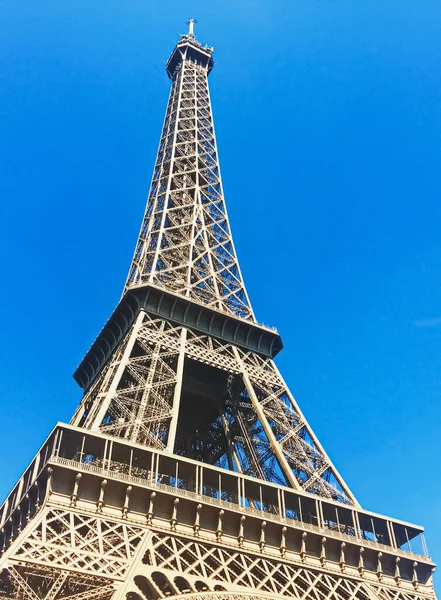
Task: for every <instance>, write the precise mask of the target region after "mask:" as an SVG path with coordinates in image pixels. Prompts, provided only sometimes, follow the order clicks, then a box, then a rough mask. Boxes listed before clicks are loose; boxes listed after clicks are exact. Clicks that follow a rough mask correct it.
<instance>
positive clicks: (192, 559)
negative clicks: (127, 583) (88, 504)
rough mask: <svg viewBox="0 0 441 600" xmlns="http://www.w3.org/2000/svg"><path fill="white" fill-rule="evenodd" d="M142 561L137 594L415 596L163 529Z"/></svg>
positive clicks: (322, 598)
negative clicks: (189, 537) (246, 592)
mask: <svg viewBox="0 0 441 600" xmlns="http://www.w3.org/2000/svg"><path fill="white" fill-rule="evenodd" d="M142 562H143V566H140V568H139V570H138V572H137V576H135V577H134V580H133V583H132V585H131V589H132V590H134V591H135V590H136V591H137V592H141V593H142V594H143V595H142V598H143V599H144V598H147V599H148V598H149V595H148V594H149V593H150V594H151V591H153V592H156V595H157V596H159V597H161V598H163V597H165V596H174V595H177V596H179V595H182V593H184V594H185V593H187V594H190V597H193V596H195V597H198V596H197V595H196V594H195V592H197V591H200V590H201V586H205V590H206V592H207V596H208V597H211V594H210V592H212V591H216V590H222V591H227V592H229V593H228V597H230V594H231V593H233V595H235V593H240V589H241V588H244V589H247V590H249V593H250V594H252V593H253V592H255V593H256V594H259V595H260V596H261V597H262V596H265V594H269V595H272V596H274V595H275V596H281V597H289V598H296V599H297V600H308V599H310V598H314V599H315V600H415V598H420V597H421V595H416V594H413V593H412V592H410V591H407V590H401V589H396V588H395V589H393V588H390V587H387V586H385V585H381V584H378V585H377V584H373V583H370V582H367V581H366V582H365V581H362V580H360V579H358V580H357V579H354V578H351V577H348V576H344V575H342V574H339V573H329V572H323V571H319V570H315V569H313V568H309V567H307V566H302V565H296V564H292V563H289V562H288V561H275V560H272V559H270V558H266V557H262V556H258V555H253V554H248V553H246V552H244V551H241V550H233V549H230V548H223V547H220V546H216V545H214V544H209V543H202V542H200V541H197V540H185V539H182V538H179V537H175V536H171V535H166V534H156V535H153V536H152V539H151V544H150V548H149V549H148V550H147V552H146V554H145V556H144V558H143V561H142ZM183 578H184V579H183ZM183 581H185V584H183ZM183 588H185V589H184V590H183ZM225 596H226V595H225ZM225 596H224V597H225ZM199 597H201V596H199ZM213 597H214V594H213Z"/></svg>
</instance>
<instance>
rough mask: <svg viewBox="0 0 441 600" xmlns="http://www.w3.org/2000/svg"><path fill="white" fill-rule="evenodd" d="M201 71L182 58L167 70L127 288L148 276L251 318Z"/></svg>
mask: <svg viewBox="0 0 441 600" xmlns="http://www.w3.org/2000/svg"><path fill="white" fill-rule="evenodd" d="M207 75H208V73H207V69H206V68H204V67H203V66H201V65H198V64H195V63H194V62H192V61H191V60H188V59H185V60H182V62H180V64H179V65H178V68H177V70H176V71H175V73H174V75H173V83H172V87H171V91H170V98H169V102H168V106H167V112H166V116H165V122H164V126H163V130H162V135H161V141H160V144H159V150H158V155H157V159H156V164H155V169H154V172H153V180H152V185H151V188H150V193H149V197H148V202H147V208H146V212H145V216H144V220H143V223H142V226H141V231H140V234H139V238H138V243H137V246H136V250H135V254H134V257H133V262H132V266H131V268H130V271H129V276H128V279H127V283H126V288H125V289H127V288H129V287H130V286H132V285H139V284H141V283H147V282H150V283H153V284H155V285H158V286H162V287H166V288H167V289H169V290H173V291H175V292H177V293H179V294H182V295H184V296H186V297H188V298H191V299H192V300H195V301H197V302H201V303H203V304H207V305H208V306H211V307H213V308H217V309H220V310H222V311H225V312H228V313H230V314H233V315H235V316H238V317H242V318H245V319H248V320H253V313H252V310H251V306H250V303H249V300H248V297H247V294H246V291H245V287H244V284H243V281H242V276H241V273H240V269H239V264H238V262H237V258H236V253H235V250H234V246H233V241H232V238H231V232H230V226H229V223H228V217H227V212H226V208H225V203H224V198H223V191H222V182H221V176H220V172H219V163H218V155H217V148H216V139H215V134H214V127H213V116H212V112H211V104H210V95H209V90H208V79H207Z"/></svg>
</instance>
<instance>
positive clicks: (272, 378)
mask: <svg viewBox="0 0 441 600" xmlns="http://www.w3.org/2000/svg"><path fill="white" fill-rule="evenodd" d="M193 24H194V22H193V21H190V29H189V32H188V34H186V35H183V36H181V40H180V41H179V42H178V44H177V45H176V47H175V49H174V50H173V52H172V54H171V56H170V58H169V60H168V63H167V73H168V75H169V77H170V79H171V81H172V85H171V91H170V97H169V101H168V105H167V111H166V116H165V121H164V125H163V129H162V134H161V139H160V144H159V149H158V155H157V159H156V163H155V168H154V172H153V178H152V184H151V188H150V192H149V197H148V201H147V207H146V211H145V215H144V219H143V222H142V226H141V231H140V234H139V238H138V241H137V244H136V249H135V253H134V257H133V261H132V264H131V267H130V270H129V275H128V278H127V281H126V285H125V288H124V292H123V296H122V298H121V300H120V302H119V304H118V306H117V308H116V309H115V311H114V313H113V314H112V316H111V317H110V319H109V321H108V322H107V324H106V325H105V327H104V328H103V330H102V331H101V333H100V334H99V336H98V338H97V339H96V340H95V342H94V344H93V345H92V347H91V348H90V350H89V351H88V353H87V354H86V356H85V358H84V359H83V361H82V363H81V364H80V366H79V367H78V369H77V371H76V373H75V378H76V380H77V382H78V383H79V384H80V385H81V386H82V387H83V388H84V397H83V400H82V401H81V403H80V405H79V407H78V409H77V411H76V413H75V415H74V417H73V419H72V421H71V424H70V425H63V424H58V425H57V426H56V427H55V429H54V430H53V432H52V433H51V434H50V436H49V437H48V439H47V440H46V441H45V443H44V444H43V446H42V448H41V449H40V450H39V452H38V453H37V455H36V456H35V458H34V460H33V461H32V463H31V464H30V466H29V467H28V468H27V470H26V471H25V473H24V474H23V476H22V477H21V479H20V481H19V482H18V484H17V486H16V487H15V488H14V490H13V491H12V492H11V494H10V495H9V496H8V498H7V499H6V501H5V503H4V504H3V506H2V508H1V513H0V526H1V534H0V540H1V547H2V555H1V558H0V598H10V599H16V600H18V599H25V598H26V599H29V600H41V599H43V598H44V599H46V600H62V599H65V600H67V599H71V600H92V599H96V600H111V599H112V600H120V599H123V598H124V599H126V600H159V599H162V598H165V597H176V598H182V597H183V596H188V598H189V600H190V599H192V600H193V599H194V600H199V599H202V598H204V599H205V598H206V599H209V598H213V600H224V599H230V600H231V599H233V600H245V599H248V600H253V599H257V598H259V599H265V598H268V599H269V598H284V597H290V598H292V597H294V598H297V599H298V600H306V599H309V598H314V599H316V600H355V599H359V600H417V599H420V598H428V599H430V600H432V599H434V598H435V595H434V591H433V585H432V578H431V573H432V570H433V568H434V565H433V563H432V561H431V559H430V557H429V556H428V554H427V550H426V548H425V543H424V538H423V536H422V532H423V530H422V528H421V527H418V526H416V525H411V524H409V523H405V522H402V521H397V520H393V519H389V518H387V517H382V516H381V515H377V514H375V513H370V512H368V511H364V510H363V509H362V508H361V507H360V506H359V504H358V502H357V501H356V499H355V497H354V496H353V494H352V493H351V491H350V490H349V488H348V486H347V485H346V483H345V482H344V481H343V479H342V478H341V476H340V475H339V473H338V471H337V470H336V468H335V466H334V465H333V464H332V462H331V460H330V459H329V457H328V456H327V454H326V453H325V451H324V449H323V447H322V446H321V445H320V443H319V441H318V440H317V438H316V436H315V435H314V433H313V431H312V429H311V427H310V426H309V424H308V423H307V421H306V419H305V418H304V416H303V414H302V412H301V410H300V408H299V406H298V405H297V403H296V401H295V400H294V398H293V396H292V395H291V393H290V391H289V390H288V388H287V386H286V384H285V383H284V381H283V379H282V377H281V375H280V373H279V371H278V370H277V368H276V366H275V364H274V361H273V359H274V357H275V355H276V354H277V353H278V352H279V351H280V350H281V348H282V343H281V340H280V336H279V334H278V333H277V332H276V331H275V330H273V329H270V328H268V327H265V326H262V325H259V323H258V322H257V321H256V319H255V317H254V314H253V311H252V308H251V304H250V301H249V298H248V295H247V292H246V289H245V286H244V283H243V279H242V275H241V271H240V268H239V264H238V261H237V257H236V252H235V249H234V244H233V240H232V237H231V229H230V225H229V222H228V216H227V212H226V207H225V202H224V196H223V190H222V181H221V176H220V169H219V160H218V152H217V147H216V138H215V133H214V125H213V116H212V110H211V103H210V95H209V89H208V75H209V73H210V71H211V70H212V68H213V58H212V49H211V48H208V47H207V46H202V45H201V44H199V43H198V42H197V41H196V40H195V38H194V33H193ZM420 540H421V542H422V547H421V549H419V550H416V549H415V543H416V542H417V541H420ZM411 542H412V544H413V548H412V546H411Z"/></svg>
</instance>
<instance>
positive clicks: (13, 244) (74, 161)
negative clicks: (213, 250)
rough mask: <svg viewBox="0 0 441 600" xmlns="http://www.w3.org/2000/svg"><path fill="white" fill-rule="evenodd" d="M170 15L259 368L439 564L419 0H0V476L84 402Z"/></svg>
mask: <svg viewBox="0 0 441 600" xmlns="http://www.w3.org/2000/svg"><path fill="white" fill-rule="evenodd" d="M189 16H195V17H196V18H197V19H198V20H199V23H198V25H197V29H196V33H197V37H198V39H199V40H200V41H202V42H207V43H208V44H210V45H213V46H214V47H215V62H216V64H215V68H214V71H213V73H212V75H211V76H210V82H211V93H212V101H213V107H214V116H215V124H216V131H217V136H218V145H219V152H220V159H221V167H222V173H223V179H224V188H225V194H226V200H227V205H228V210H229V214H230V219H231V225H232V230H233V234H234V238H235V243H236V247H237V251H238V254H239V259H240V263H241V267H242V271H243V274H244V278H245V282H246V285H247V288H248V292H249V294H250V297H251V301H252V303H253V306H254V309H255V312H256V314H257V316H258V319H259V320H260V321H263V322H265V323H268V324H271V325H276V326H277V327H278V329H279V331H280V332H281V334H282V337H283V341H284V344H285V349H284V351H283V352H282V353H281V355H280V356H279V358H278V359H277V363H278V366H279V367H280V369H281V371H282V373H283V375H284V376H285V378H286V380H287V382H288V384H289V386H290V388H291V390H292V391H293V393H294V395H295V396H296V398H297V400H298V402H299V404H300V405H301V407H302V409H303V411H304V412H305V414H306V416H307V418H308V420H309V421H310V423H311V424H312V426H313V428H314V430H315V431H316V433H317V435H318V436H319V439H320V440H321V442H322V443H323V445H324V446H325V448H326V450H327V452H328V453H329V454H330V456H331V458H332V459H333V460H334V462H335V464H336V466H337V468H338V469H339V471H340V472H341V473H342V475H343V477H344V478H345V479H346V481H347V483H348V484H349V486H350V487H351V489H352V491H353V492H354V493H355V495H356V496H357V498H358V499H359V501H360V503H361V504H362V506H364V507H366V508H368V509H372V510H375V511H377V512H384V513H386V514H390V515H392V516H395V517H397V518H402V519H405V520H408V521H411V522H416V523H418V524H422V525H424V526H426V528H427V540H428V545H429V550H430V551H431V555H432V557H433V558H434V559H435V560H441V541H440V540H441V521H440V509H441V502H440V497H441V478H440V468H439V464H438V463H439V457H440V456H441V435H440V432H441V402H440V399H441V351H440V342H441V236H440V220H441V208H440V206H441V205H440V202H439V199H440V192H441V180H440V174H439V171H440V159H441V143H440V137H439V136H440V125H441V109H440V95H441V60H440V56H441V37H440V35H439V31H440V27H441V4H440V3H439V0H387V1H386V0H370V1H369V2H354V0H289V1H282V0H272V1H271V2H270V1H266V2H262V1H257V0H240V1H234V2H233V1H230V0H222V1H214V0H210V1H206V2H202V1H199V0H197V1H196V0H195V1H183V0H181V1H179V2H178V1H175V0H169V1H168V2H156V1H153V0H124V1H122V0H94V2H90V0H63V1H62V2H60V1H59V0H45V1H44V2H35V0H4V1H3V2H1V3H0V28H1V31H2V33H1V36H0V197H1V203H0V269H1V281H2V294H1V295H0V311H1V314H2V315H3V320H2V326H1V328H0V402H1V406H2V427H1V442H2V443H1V460H2V478H1V481H0V496H2V497H4V496H5V495H6V494H7V492H8V491H9V489H10V488H11V487H12V485H13V484H14V483H15V481H16V479H17V478H18V477H19V475H20V473H21V472H22V470H23V469H24V467H25V465H26V464H27V463H28V461H29V460H30V459H31V457H32V455H33V454H34V453H35V451H36V450H37V448H38V446H39V445H40V443H41V442H42V441H43V438H44V437H45V436H46V435H47V434H48V432H49V431H50V429H51V428H52V427H53V425H54V424H55V422H56V421H59V420H61V421H68V420H69V419H70V417H71V414H72V413H73V411H74V409H75V406H76V405H77V403H78V401H79V400H80V397H81V393H80V389H79V388H77V387H76V384H75V383H74V381H73V379H72V377H71V375H72V373H73V371H74V369H75V367H76V366H77V364H78V363H79V361H80V360H81V358H82V356H83V354H84V353H85V351H86V350H87V349H88V347H89V345H90V344H91V343H92V341H93V339H94V338H95V336H96V335H97V333H98V332H99V330H100V328H101V327H102V325H103V324H104V322H105V320H106V319H107V317H108V316H109V314H110V313H111V311H112V310H113V308H114V307H115V305H116V303H117V301H118V298H119V295H120V293H121V289H122V286H123V283H124V280H125V277H126V273H127V270H128V266H129V262H130V258H131V255H132V251H133V247H134V244H135V240H136V236H137V233H138V228H139V225H140V221H141V217H142V212H143V208H144V202H145V198H146V195H147V192H148V187H149V183H150V177H151V172H152V168H153V161H154V157H155V153H156V149H157V143H158V137H159V133H160V129H161V125H162V120H163V116H164V111H165V106H166V101H167V95H168V89H169V81H168V80H167V77H166V74H165V70H164V66H165V61H166V59H167V57H168V55H169V54H170V52H171V50H172V48H173V45H174V43H175V42H176V40H177V39H178V34H179V33H182V32H184V31H185V21H186V20H187V18H188V17H189ZM436 577H438V581H441V579H440V578H439V576H436ZM438 587H439V584H438Z"/></svg>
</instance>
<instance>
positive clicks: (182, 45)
mask: <svg viewBox="0 0 441 600" xmlns="http://www.w3.org/2000/svg"><path fill="white" fill-rule="evenodd" d="M195 23H196V21H195V20H194V19H190V20H189V21H188V26H189V29H188V33H186V34H184V35H181V39H180V41H179V42H178V43H177V44H176V46H175V48H174V50H173V52H172V53H171V55H170V58H169V59H168V61H167V64H166V67H165V68H166V70H167V74H168V76H169V77H170V79H171V78H172V77H173V73H174V72H175V70H176V67H177V66H178V65H179V64H180V63H181V62H182V61H183V60H190V61H192V62H194V63H195V64H198V65H201V66H202V67H203V68H205V69H207V74H209V73H210V72H211V70H212V68H213V66H214V61H213V48H210V47H209V46H203V45H202V44H200V43H199V42H197V41H196V39H195V37H194V24H195Z"/></svg>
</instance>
